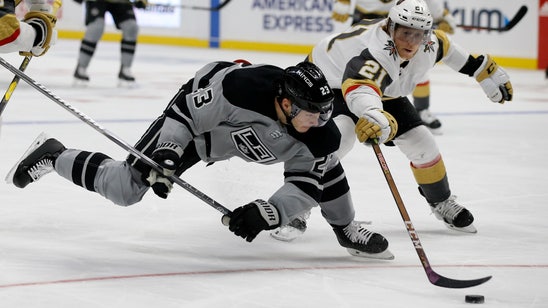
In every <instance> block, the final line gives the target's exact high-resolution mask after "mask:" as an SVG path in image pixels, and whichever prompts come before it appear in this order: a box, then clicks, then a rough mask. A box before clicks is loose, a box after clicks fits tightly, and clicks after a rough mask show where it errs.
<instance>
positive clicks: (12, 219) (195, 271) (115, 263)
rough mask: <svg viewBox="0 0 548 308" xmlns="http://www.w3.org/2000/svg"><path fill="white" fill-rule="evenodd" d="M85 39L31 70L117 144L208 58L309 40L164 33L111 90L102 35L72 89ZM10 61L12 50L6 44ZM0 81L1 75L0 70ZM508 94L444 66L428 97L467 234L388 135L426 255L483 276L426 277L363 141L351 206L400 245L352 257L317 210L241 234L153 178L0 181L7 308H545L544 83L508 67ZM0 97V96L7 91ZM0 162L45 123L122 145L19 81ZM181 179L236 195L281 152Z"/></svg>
mask: <svg viewBox="0 0 548 308" xmlns="http://www.w3.org/2000/svg"><path fill="white" fill-rule="evenodd" d="M78 48H79V42H77V41H59V42H58V43H57V45H56V46H54V47H53V48H52V50H51V51H50V52H48V54H47V55H45V56H43V57H40V58H33V59H32V61H31V63H30V65H29V67H28V69H27V71H26V72H27V74H28V75H29V76H31V77H32V78H33V79H34V80H36V81H37V82H38V83H40V84H42V85H44V86H45V87H46V88H47V89H49V90H50V91H52V92H53V93H54V94H55V95H57V96H59V97H60V98H62V99H63V100H64V101H65V102H67V103H68V104H70V105H71V106H73V107H75V108H76V109H77V110H79V111H81V112H83V113H84V114H85V115H87V116H89V117H90V118H91V119H93V120H95V121H97V123H99V125H101V126H102V127H103V128H104V129H107V130H108V131H109V132H111V133H112V134H114V135H116V136H118V137H120V138H122V139H123V140H125V141H126V142H128V143H129V144H133V143H134V142H136V141H137V140H138V138H139V137H140V136H141V134H142V133H143V132H144V131H145V129H146V128H147V127H148V125H149V122H151V121H152V120H153V119H154V118H155V117H156V116H157V115H159V114H160V113H161V111H162V110H163V109H164V108H165V106H166V105H167V103H168V102H169V100H170V99H171V97H172V96H173V95H174V94H175V93H176V91H177V89H178V88H179V87H180V86H181V85H182V84H183V83H185V82H186V81H187V80H188V79H189V78H190V77H191V76H192V75H193V73H194V72H195V71H196V70H197V69H198V68H200V67H201V66H202V65H203V64H205V63H207V62H209V61H213V60H234V59H237V58H245V59H248V60H249V61H251V62H254V63H271V64H275V65H278V66H282V67H285V66H288V65H292V64H295V63H297V62H298V61H300V60H301V59H303V58H304V56H305V55H295V54H277V53H254V52H245V51H228V50H208V49H193V48H177V47H166V46H147V45H139V46H138V47H137V56H136V59H135V64H134V73H135V75H136V77H137V81H138V84H139V87H138V88H135V89H125V88H118V87H117V85H116V84H117V74H118V69H119V59H120V55H119V44H117V43H108V42H101V43H99V45H98V49H97V54H96V56H95V57H94V58H93V60H92V63H91V66H90V68H89V73H90V76H91V83H90V85H89V86H88V87H87V88H74V87H72V73H73V70H74V67H75V65H76V57H77V53H78ZM2 57H3V58H5V59H7V60H9V61H10V62H11V63H12V64H13V65H14V66H18V65H19V63H20V61H21V58H20V57H19V56H17V55H2ZM0 70H1V71H2V73H1V75H0V89H2V90H1V91H5V90H3V89H7V87H8V84H9V82H10V81H11V78H12V77H13V75H12V74H11V73H10V72H9V71H7V70H5V69H4V68H0ZM508 72H509V74H510V75H511V78H512V82H513V86H514V93H515V99H514V101H512V102H509V103H506V104H504V105H499V104H495V103H491V102H490V101H489V100H488V99H487V98H486V97H485V95H484V94H483V92H482V90H481V88H480V87H479V85H477V83H476V82H475V80H473V79H472V78H468V77H466V76H464V75H460V74H458V73H455V72H453V71H451V70H450V69H449V68H447V67H445V66H443V65H440V66H439V67H436V68H435V69H434V71H433V74H432V79H431V83H432V107H431V110H432V111H433V112H434V113H435V114H436V115H437V116H439V118H440V120H441V121H442V123H443V130H444V134H443V135H441V136H438V137H436V138H437V140H438V142H439V146H440V148H441V151H442V154H443V157H444V160H445V164H446V167H447V169H448V175H449V179H450V183H451V185H452V191H453V193H454V194H456V195H457V196H458V197H459V198H458V200H459V201H460V202H461V203H462V204H463V205H465V206H467V207H468V208H469V209H470V210H471V211H472V212H473V214H474V215H475V218H476V222H475V226H476V227H477V228H478V233H477V234H475V235H470V234H457V233H455V232H453V231H450V230H448V229H446V228H445V226H444V225H443V224H442V223H441V222H440V221H438V220H437V219H436V218H435V217H434V216H433V215H432V214H431V213H430V210H429V207H428V205H427V204H426V202H425V200H424V199H423V198H422V197H421V196H420V195H419V193H418V191H417V187H416V183H415V181H414V179H413V176H412V174H411V171H410V169H409V166H408V164H409V163H408V161H407V159H406V158H405V157H404V156H403V154H401V152H399V150H398V149H397V148H389V147H382V149H383V151H384V155H385V157H386V160H387V163H388V166H389V168H390V170H391V171H392V174H393V176H394V178H395V180H396V184H397V187H398V189H399V192H400V194H401V196H402V198H403V200H404V203H405V206H406V208H407V210H408V211H409V213H410V216H411V220H412V222H413V224H414V226H415V228H416V230H417V232H418V236H419V238H420V241H421V243H422V245H423V246H424V249H425V252H426V255H427V256H428V259H429V261H430V263H431V265H432V267H433V269H434V270H435V271H436V272H437V273H439V274H441V275H443V276H446V277H449V278H453V279H475V278H480V277H484V276H488V275H492V276H493V278H492V279H491V280H490V281H488V282H487V283H485V284H483V285H481V286H477V287H474V288H469V289H445V288H440V287H437V286H434V285H432V284H430V283H429V281H428V280H427V277H426V274H425V272H424V270H423V268H422V266H421V263H420V261H419V259H418V257H417V254H416V252H415V249H414V247H413V245H412V243H411V240H410V238H409V235H408V234H407V231H406V229H405V226H404V224H403V221H402V218H401V217H400V214H399V212H398V209H397V207H396V204H395V202H394V200H393V198H392V196H391V194H390V190H389V189H388V186H387V184H386V182H385V179H384V177H383V175H382V173H381V170H380V167H379V165H378V163H377V161H376V159H375V157H374V155H373V151H372V149H370V148H368V147H365V146H361V145H356V146H355V148H354V150H353V151H352V152H351V153H350V154H349V155H348V156H347V157H346V158H345V159H344V160H343V164H344V166H345V169H346V173H347V176H348V178H349V181H350V185H351V189H352V194H353V199H354V203H355V207H356V212H357V215H356V219H358V220H371V221H372V222H373V224H372V225H371V226H369V228H371V229H372V230H375V231H377V232H380V233H381V234H383V235H384V236H386V237H387V238H388V240H389V242H390V249H391V251H392V252H393V253H394V254H395V256H396V258H395V260H393V261H378V260H377V261H375V260H368V259H360V258H356V257H353V256H350V255H349V254H348V253H347V252H346V250H345V249H344V248H342V247H340V246H339V244H338V243H337V240H336V238H335V235H334V233H333V231H332V230H331V228H330V226H329V225H328V224H327V223H326V222H325V221H324V220H323V218H322V217H321V214H320V212H319V209H318V208H315V209H314V211H313V213H312V216H311V218H310V221H309V229H308V231H307V232H306V234H305V235H304V237H302V238H301V239H298V240H296V241H294V242H291V243H286V242H278V241H276V240H274V239H272V238H271V237H270V236H269V235H268V233H266V232H263V233H261V234H260V235H259V236H258V237H257V238H256V240H255V241H254V242H252V243H247V242H245V241H244V240H242V239H241V238H238V237H236V236H234V235H233V234H232V233H230V232H229V231H228V230H227V229H226V227H224V226H223V225H222V224H221V223H220V217H221V215H220V213H219V212H218V211H217V210H215V209H214V208H212V207H210V206H209V205H207V204H206V203H204V202H203V201H201V200H200V199H198V198H197V197H195V196H194V195H192V194H190V193H189V192H187V191H186V190H184V189H182V188H180V187H178V186H176V187H175V188H174V191H173V192H172V194H171V195H170V196H169V198H168V199H167V200H163V199H160V198H158V197H156V196H155V195H154V194H153V193H152V192H150V193H149V194H147V195H146V196H145V199H144V200H143V201H142V202H141V203H139V204H137V205H133V206H130V207H126V208H124V207H119V206H116V205H114V204H113V203H111V202H110V201H108V200H106V199H104V198H102V197H100V196H99V195H96V194H94V193H91V192H88V191H86V190H84V189H82V188H80V187H78V186H75V185H73V184H72V183H70V182H67V181H66V180H65V179H63V178H61V177H60V176H58V175H56V174H50V175H47V176H45V177H44V178H43V179H41V180H40V181H39V182H37V183H33V184H31V185H29V186H28V187H27V188H25V189H18V188H16V187H14V186H12V185H8V184H6V183H4V182H2V183H0V194H1V196H0V303H1V306H2V307H19V308H23V307H56V308H57V307H71V308H72V307H78V308H86V307H329V308H332V307H421V308H427V307H433V308H438V307H469V305H472V304H466V303H465V302H464V297H465V295H466V294H481V295H484V296H485V303H484V304H483V306H482V307H497V308H500V307H516V308H518V307H519V308H524V307H531V308H532V307H538V308H541V307H548V286H547V282H546V281H547V280H548V222H547V218H548V202H547V199H548V192H547V190H548V162H547V159H548V138H546V132H547V129H548V124H547V123H548V87H547V85H548V82H547V81H546V80H545V79H544V73H543V72H541V71H531V70H519V69H508ZM1 94H3V93H1ZM2 118H3V124H2V127H1V136H0V161H1V163H0V176H2V177H4V176H5V174H7V172H8V171H9V169H10V168H11V167H12V165H13V164H14V163H15V162H16V161H17V160H18V159H19V157H20V155H21V154H22V153H23V152H24V151H25V150H26V149H27V147H28V146H29V144H30V143H31V142H32V140H34V138H35V137H36V136H37V135H38V134H39V133H40V132H42V131H45V132H47V133H49V134H50V135H51V136H54V137H55V138H57V139H59V140H60V141H62V142H63V143H64V144H65V145H66V146H67V147H73V148H80V149H85V150H91V151H101V152H103V153H106V154H108V155H110V156H111V157H113V158H116V159H120V160H122V159H124V158H125V156H126V152H125V151H124V150H123V149H122V148H120V147H119V146H118V145H116V144H114V143H113V142H112V141H110V140H109V139H108V138H106V137H105V136H104V135H102V134H101V133H99V132H98V131H96V130H94V129H93V128H91V127H90V126H88V125H87V124H86V123H84V122H83V121H82V120H80V119H78V118H77V117H76V116H74V115H72V114H71V113H69V112H68V111H67V110H65V109H63V108H61V107H60V106H58V105H57V104H56V103H54V102H53V101H51V100H50V99H48V98H47V97H45V96H44V95H43V94H41V93H39V92H38V91H37V90H35V89H33V88H31V87H30V86H28V85H27V84H25V83H24V82H23V81H21V82H20V84H19V86H18V87H17V89H16V90H15V92H14V94H13V96H12V98H11V100H10V101H9V104H8V105H7V107H6V109H5V110H4V112H3V114H2ZM182 178H183V179H184V180H185V181H187V182H189V183H190V184H191V185H194V186H195V187H196V188H198V189H199V190H200V191H202V192H203V193H205V194H206V195H208V196H210V197H212V198H213V199H215V200H217V201H218V202H220V203H221V204H223V205H224V206H226V207H228V208H230V209H233V208H235V207H237V206H240V205H243V204H245V203H247V202H249V201H251V200H254V199H256V198H263V199H266V198H268V197H269V195H270V194H271V193H272V192H274V191H275V190H276V189H277V188H278V187H279V186H280V185H281V183H282V166H281V165H276V166H269V167H266V166H261V165H257V164H250V163H244V162H243V161H241V160H238V159H233V160H230V161H227V162H220V163H216V164H214V165H212V166H209V167H206V166H205V165H204V164H198V165H197V166H195V167H194V168H192V169H191V170H190V171H189V172H187V173H185V174H183V177H182Z"/></svg>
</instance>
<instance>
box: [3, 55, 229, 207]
mask: <svg viewBox="0 0 548 308" xmlns="http://www.w3.org/2000/svg"><path fill="white" fill-rule="evenodd" d="M0 64H1V65H2V66H3V67H5V68H6V69H8V70H9V71H10V72H12V73H13V74H15V75H17V76H18V77H19V78H21V79H23V80H24V81H25V82H26V83H28V84H29V85H30V86H31V87H33V88H35V89H36V90H38V92H40V93H42V94H44V95H45V96H46V97H48V98H49V99H51V100H52V101H54V102H55V103H56V104H57V105H59V106H61V107H63V108H64V109H66V110H67V111H69V112H70V113H72V114H73V115H74V116H76V117H77V118H78V119H80V120H82V121H83V122H85V123H86V124H88V125H89V126H91V127H92V128H94V129H95V130H96V131H98V132H99V133H101V134H103V135H104V136H105V137H107V138H108V139H110V140H111V141H113V142H114V143H116V144H117V145H119V146H120V147H122V148H123V149H124V150H126V151H128V152H129V153H131V154H133V155H135V156H136V157H139V159H141V160H142V161H143V162H145V163H146V164H147V165H149V166H150V167H151V168H152V169H154V170H155V171H157V172H159V173H160V174H163V168H162V167H161V166H160V165H158V164H157V163H156V162H155V161H153V160H152V159H150V158H149V157H148V156H146V155H145V154H143V153H141V152H140V151H138V150H137V149H135V148H134V147H132V146H131V145H130V144H128V143H127V142H125V141H124V140H122V139H121V138H119V137H117V136H116V135H114V134H113V133H112V132H110V131H109V130H107V129H105V128H103V127H102V126H100V125H99V124H98V123H97V122H95V121H94V120H93V119H91V118H90V117H88V116H86V115H85V114H83V113H82V112H80V111H79V110H77V109H76V108H74V107H73V106H71V105H70V104H68V103H67V102H65V101H64V100H63V99H61V98H60V97H59V96H57V95H55V94H53V93H52V92H51V91H50V90H48V89H47V88H46V87H44V86H43V85H41V84H39V83H38V82H36V81H34V80H33V79H32V78H30V77H29V76H28V75H27V74H25V73H23V72H21V71H19V70H18V69H16V68H15V67H14V66H13V65H11V64H9V63H8V62H7V61H6V60H4V59H3V58H2V57H0ZM167 178H169V179H170V180H171V181H173V182H174V183H177V184H178V185H179V186H181V187H182V188H184V189H186V190H187V191H188V192H190V193H191V194H193V195H194V196H196V197H198V198H199V199H200V200H202V201H204V202H205V203H207V204H208V205H210V206H211V207H213V208H214V209H216V210H217V211H219V212H221V213H222V214H225V215H227V214H231V211H230V210H229V209H227V208H226V207H224V206H223V205H221V204H220V203H218V202H217V201H215V200H213V199H212V198H210V197H208V196H207V195H206V194H204V193H202V192H201V191H199V190H198V189H196V188H195V187H193V186H192V185H190V184H188V183H187V182H185V181H183V180H182V179H181V178H179V177H178V176H174V175H171V176H168V177H167Z"/></svg>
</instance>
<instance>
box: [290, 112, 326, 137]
mask: <svg viewBox="0 0 548 308" xmlns="http://www.w3.org/2000/svg"><path fill="white" fill-rule="evenodd" d="M319 118H320V113H319V112H314V113H312V112H309V111H306V110H301V111H299V113H297V115H296V116H295V117H294V118H293V119H292V120H291V124H293V127H294V128H295V130H296V131H298V132H299V133H306V132H307V131H308V130H309V129H310V128H311V127H316V126H319V121H318V119H319Z"/></svg>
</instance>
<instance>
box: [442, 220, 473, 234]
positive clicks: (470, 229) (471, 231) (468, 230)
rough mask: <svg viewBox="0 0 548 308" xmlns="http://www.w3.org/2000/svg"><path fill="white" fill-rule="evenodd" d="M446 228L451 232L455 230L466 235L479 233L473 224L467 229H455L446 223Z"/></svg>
mask: <svg viewBox="0 0 548 308" xmlns="http://www.w3.org/2000/svg"><path fill="white" fill-rule="evenodd" d="M444 224H445V226H446V227H447V228H449V229H451V230H455V231H459V232H464V233H478V229H476V227H474V225H473V224H470V225H468V226H466V227H462V228H459V227H455V226H453V225H450V224H448V223H445V222H444Z"/></svg>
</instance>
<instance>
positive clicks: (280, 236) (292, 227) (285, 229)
mask: <svg viewBox="0 0 548 308" xmlns="http://www.w3.org/2000/svg"><path fill="white" fill-rule="evenodd" d="M309 217H310V211H307V212H306V213H304V214H302V215H301V216H298V217H297V218H295V219H293V220H292V221H291V222H290V223H288V224H287V225H285V226H281V227H278V228H276V229H274V230H272V231H271V232H270V236H272V237H273V238H275V239H277V240H278V241H284V242H291V241H293V240H295V239H297V238H299V237H301V236H302V235H303V234H304V232H305V231H306V220H307V219H308V218H309Z"/></svg>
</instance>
